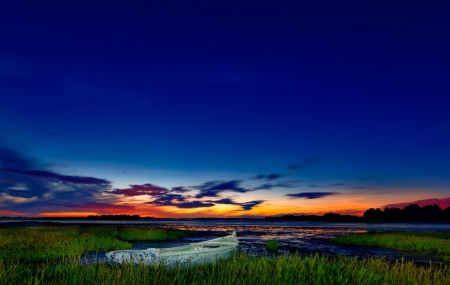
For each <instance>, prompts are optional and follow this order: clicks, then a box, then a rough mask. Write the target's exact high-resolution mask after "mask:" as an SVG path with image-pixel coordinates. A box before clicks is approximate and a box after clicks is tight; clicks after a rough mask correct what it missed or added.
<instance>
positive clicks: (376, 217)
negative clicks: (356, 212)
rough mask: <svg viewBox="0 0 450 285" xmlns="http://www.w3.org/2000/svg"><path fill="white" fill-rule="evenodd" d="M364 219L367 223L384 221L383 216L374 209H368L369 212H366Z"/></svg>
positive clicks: (378, 210)
mask: <svg viewBox="0 0 450 285" xmlns="http://www.w3.org/2000/svg"><path fill="white" fill-rule="evenodd" d="M364 218H366V220H367V221H368V222H383V221H384V214H383V212H382V211H381V210H380V209H378V208H377V209H376V210H375V209H374V208H370V209H369V210H367V211H366V212H365V213H364Z"/></svg>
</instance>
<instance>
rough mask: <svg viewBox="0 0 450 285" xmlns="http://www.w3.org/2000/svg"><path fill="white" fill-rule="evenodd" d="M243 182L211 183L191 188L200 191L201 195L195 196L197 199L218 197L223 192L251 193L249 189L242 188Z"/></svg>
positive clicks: (216, 181) (218, 181) (217, 181)
mask: <svg viewBox="0 0 450 285" xmlns="http://www.w3.org/2000/svg"><path fill="white" fill-rule="evenodd" d="M241 183H242V180H231V181H220V180H215V181H209V182H205V183H203V184H202V185H198V186H191V188H194V189H197V190H199V193H198V194H197V195H196V196H195V197H196V198H203V197H218V196H219V194H220V193H221V192H224V191H231V192H238V193H246V192H249V191H251V189H249V188H244V187H242V186H241Z"/></svg>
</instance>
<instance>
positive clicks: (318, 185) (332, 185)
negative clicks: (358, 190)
mask: <svg viewBox="0 0 450 285" xmlns="http://www.w3.org/2000/svg"><path fill="white" fill-rule="evenodd" d="M344 185H348V183H343V182H342V183H333V184H325V185H320V184H309V185H308V187H311V188H328V187H338V186H344Z"/></svg>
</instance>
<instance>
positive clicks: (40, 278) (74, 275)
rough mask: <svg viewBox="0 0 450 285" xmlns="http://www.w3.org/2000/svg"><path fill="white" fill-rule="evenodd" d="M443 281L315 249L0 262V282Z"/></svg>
mask: <svg viewBox="0 0 450 285" xmlns="http://www.w3.org/2000/svg"><path fill="white" fill-rule="evenodd" d="M448 280H450V268H449V267H448V266H431V267H426V268H425V267H417V266H415V265H414V264H413V263H412V262H396V263H394V264H392V263H389V262H386V260H384V259H380V258H368V259H362V260H358V259H356V258H350V257H344V256H339V257H325V256H320V255H318V254H316V255H307V256H303V255H300V254H291V255H282V256H278V257H264V256H263V257H251V256H248V255H246V254H242V253H241V254H236V255H234V256H232V257H231V258H230V259H227V260H219V261H217V262H214V263H212V264H205V265H198V266H190V267H182V266H178V267H175V268H167V267H164V266H144V265H114V266H111V265H107V264H102V263H94V264H93V265H90V266H84V265H83V264H82V262H75V263H73V262H72V263H69V262H67V261H66V260H62V261H61V263H60V264H59V265H58V266H54V265H51V264H50V263H26V262H9V263H5V262H0V282H3V283H5V284H6V283H7V284H36V285H37V284H118V285H120V284H126V285H131V284H174V285H177V284H218V285H220V284H244V285H245V284H252V285H253V284H448Z"/></svg>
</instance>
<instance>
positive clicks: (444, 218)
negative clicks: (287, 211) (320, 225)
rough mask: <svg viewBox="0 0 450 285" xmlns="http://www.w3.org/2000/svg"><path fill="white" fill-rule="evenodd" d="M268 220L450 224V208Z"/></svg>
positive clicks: (388, 209) (304, 216) (332, 214)
mask: <svg viewBox="0 0 450 285" xmlns="http://www.w3.org/2000/svg"><path fill="white" fill-rule="evenodd" d="M265 219H266V220H276V221H278V220H288V221H325V222H360V223H367V222H368V223H450V207H447V208H445V209H442V208H441V207H439V206H438V205H436V204H434V205H426V206H423V207H420V206H419V205H417V204H411V205H408V206H406V207H404V208H403V209H399V208H385V209H384V210H381V209H379V208H376V209H374V208H370V209H368V210H367V211H365V212H364V215H363V216H362V217H359V216H352V215H340V214H336V213H327V214H325V215H323V216H319V215H284V216H272V217H266V218H265Z"/></svg>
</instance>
